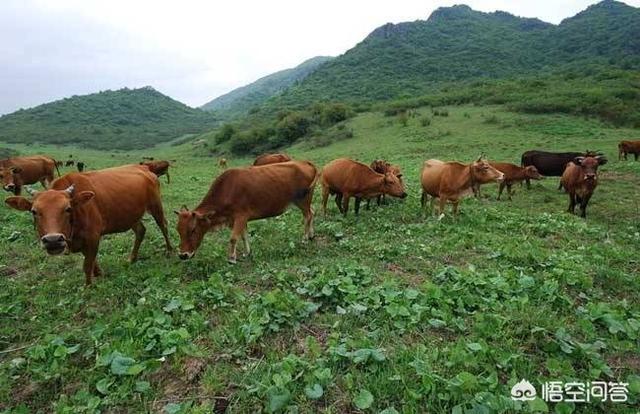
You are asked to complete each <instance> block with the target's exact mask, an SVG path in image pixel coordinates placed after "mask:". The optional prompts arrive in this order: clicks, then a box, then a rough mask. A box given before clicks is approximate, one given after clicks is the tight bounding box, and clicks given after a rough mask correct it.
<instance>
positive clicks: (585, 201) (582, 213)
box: [580, 194, 591, 218]
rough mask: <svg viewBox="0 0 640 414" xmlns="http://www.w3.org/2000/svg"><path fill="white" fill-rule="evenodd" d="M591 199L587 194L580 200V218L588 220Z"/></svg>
mask: <svg viewBox="0 0 640 414" xmlns="http://www.w3.org/2000/svg"><path fill="white" fill-rule="evenodd" d="M590 199H591V194H587V195H585V196H584V197H582V199H581V200H580V217H582V218H587V205H588V204H589V200H590Z"/></svg>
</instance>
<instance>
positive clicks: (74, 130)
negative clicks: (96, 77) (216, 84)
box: [0, 87, 216, 149]
mask: <svg viewBox="0 0 640 414" xmlns="http://www.w3.org/2000/svg"><path fill="white" fill-rule="evenodd" d="M215 125H216V119H215V117H214V115H212V114H210V113H206V112H204V111H202V110H200V109H193V108H190V107H188V106H187V105H184V104H182V103H180V102H178V101H175V100H173V99H171V98H169V97H168V96H166V95H163V94H162V93H160V92H158V91H156V90H155V89H153V88H151V87H144V88H139V89H127V88H125V89H120V90H117V91H103V92H99V93H94V94H90V95H83V96H73V97H71V98H65V99H62V100H59V101H55V102H51V103H47V104H44V105H40V106H37V107H34V108H31V109H26V110H19V111H17V112H14V113H12V114H8V115H4V116H2V117H0V141H4V142H21V143H35V142H40V143H47V144H74V145H79V146H84V147H90V148H98V149H134V148H145V147H150V146H153V145H155V144H156V143H159V142H164V141H169V140H171V139H173V138H176V137H179V136H181V135H184V134H188V133H200V132H204V131H206V130H209V129H211V128H213V127H214V126H215Z"/></svg>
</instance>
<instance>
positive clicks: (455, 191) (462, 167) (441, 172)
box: [420, 157, 504, 215]
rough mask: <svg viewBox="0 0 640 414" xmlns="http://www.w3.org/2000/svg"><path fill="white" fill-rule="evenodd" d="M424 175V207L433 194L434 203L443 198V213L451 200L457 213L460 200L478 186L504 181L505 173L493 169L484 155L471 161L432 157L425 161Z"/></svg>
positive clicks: (441, 200)
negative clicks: (444, 159) (469, 162)
mask: <svg viewBox="0 0 640 414" xmlns="http://www.w3.org/2000/svg"><path fill="white" fill-rule="evenodd" d="M420 178H421V182H422V198H421V200H420V201H421V205H422V207H423V208H424V206H425V205H426V202H427V199H428V197H429V195H430V196H432V197H433V198H432V200H431V203H433V201H434V200H435V199H436V198H438V199H439V212H440V215H443V214H444V208H445V205H446V203H447V201H449V202H451V204H452V208H453V214H454V215H455V214H457V213H458V204H459V203H460V199H461V198H462V197H464V196H465V195H468V194H470V193H472V192H473V188H474V187H475V186H476V185H481V184H486V183H490V182H494V181H497V182H500V181H502V180H503V179H504V174H503V173H501V172H500V171H498V170H496V169H495V168H493V167H492V166H491V165H490V164H489V163H488V162H487V161H486V160H484V159H482V157H480V158H478V160H477V161H475V162H473V163H471V164H462V163H459V162H443V161H440V160H433V159H432V160H427V161H425V162H424V165H423V167H422V172H421V177H420Z"/></svg>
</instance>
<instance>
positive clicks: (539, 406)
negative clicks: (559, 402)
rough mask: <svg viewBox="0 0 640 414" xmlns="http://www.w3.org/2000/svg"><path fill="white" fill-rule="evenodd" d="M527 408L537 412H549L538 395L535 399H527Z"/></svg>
mask: <svg viewBox="0 0 640 414" xmlns="http://www.w3.org/2000/svg"><path fill="white" fill-rule="evenodd" d="M529 409H530V410H531V411H534V412H539V413H548V412H549V407H548V406H547V403H546V402H544V400H543V399H541V398H540V397H536V399H535V400H532V401H529Z"/></svg>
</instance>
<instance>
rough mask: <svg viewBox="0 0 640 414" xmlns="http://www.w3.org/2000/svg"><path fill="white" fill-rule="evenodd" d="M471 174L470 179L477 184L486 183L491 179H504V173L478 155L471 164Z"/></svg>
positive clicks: (498, 180)
mask: <svg viewBox="0 0 640 414" xmlns="http://www.w3.org/2000/svg"><path fill="white" fill-rule="evenodd" d="M470 167H471V176H472V180H473V182H475V183H478V184H486V183H490V182H492V181H497V182H500V181H502V180H504V174H503V173H502V172H501V171H499V170H497V169H495V168H493V167H492V166H491V164H489V163H488V162H487V160H485V159H483V158H482V157H479V158H478V159H477V160H476V161H475V162H474V163H472V164H471V166H470Z"/></svg>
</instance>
